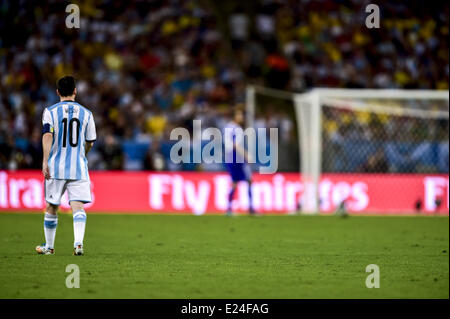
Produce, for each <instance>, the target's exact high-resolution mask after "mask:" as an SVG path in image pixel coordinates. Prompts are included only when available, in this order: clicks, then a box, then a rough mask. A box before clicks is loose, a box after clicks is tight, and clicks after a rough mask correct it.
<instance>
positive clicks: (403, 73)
mask: <svg viewBox="0 0 450 319" xmlns="http://www.w3.org/2000/svg"><path fill="white" fill-rule="evenodd" d="M73 3H76V4H78V5H79V8H80V15H81V25H80V28H79V29H68V28H66V26H65V20H66V17H67V15H68V13H67V12H66V11H65V9H66V5H67V3H66V2H62V1H56V0H53V1H46V3H45V5H44V3H43V2H42V3H40V2H36V1H31V0H28V1H27V0H16V1H8V0H4V1H2V2H0V34H1V37H0V169H19V168H40V166H41V158H42V157H41V154H42V149H41V141H40V138H41V125H40V123H41V116H42V111H43V109H44V108H45V107H47V106H50V105H52V104H54V103H56V102H57V101H58V99H57V96H56V92H55V81H56V80H57V79H58V78H59V77H60V76H63V75H66V74H72V75H74V76H75V77H76V79H77V90H78V97H77V101H78V102H79V103H81V104H83V105H85V106H86V107H88V108H89V109H91V110H92V111H93V113H94V116H95V121H96V125H97V135H98V140H97V142H96V144H95V147H94V149H93V151H92V152H91V153H90V155H89V166H90V168H91V169H100V170H101V169H127V170H135V169H136V170H140V169H156V170H161V169H169V170H179V169H187V170H189V169H220V168H219V167H212V166H211V167H199V166H195V165H184V166H183V165H175V164H173V163H171V162H170V161H169V160H168V159H167V154H168V149H169V146H170V141H169V134H170V131H171V129H172V128H174V127H179V126H183V127H186V128H188V129H191V126H192V120H193V119H201V120H202V126H203V127H205V128H206V127H208V126H214V127H219V128H220V127H223V125H224V124H225V123H226V122H227V121H228V120H229V116H230V109H231V108H232V107H233V106H236V105H240V104H243V103H244V102H245V87H246V85H247V84H250V83H253V84H259V85H264V86H268V87H273V88H278V89H284V90H291V91H296V92H303V91H305V90H308V89H309V88H312V87H344V88H421V89H448V81H449V54H448V53H449V52H448V22H449V21H448V19H449V18H448V13H449V12H448V5H447V4H445V3H439V2H438V3H434V2H430V3H427V4H426V5H427V6H426V7H423V3H421V2H419V1H411V2H400V1H386V2H380V4H379V5H380V14H381V22H380V23H381V27H380V28H379V29H368V28H366V26H365V19H366V17H367V15H368V13H366V12H365V7H366V5H367V4H369V3H370V1H361V0H334V1H330V0H317V1H313V0H310V1H298V0H295V1H294V0H292V1H291V0H261V1H249V2H242V1H233V0H231V1H207V0H205V1H194V0H152V1H144V0H141V1H139V0H130V1H126V2H122V1H112V0H98V1H96V0H85V1H73ZM256 120H257V121H256V122H257V123H258V125H259V126H261V127H280V128H281V129H282V132H281V139H282V141H281V142H282V144H283V143H284V144H285V145H297V146H298V143H297V142H296V140H297V136H296V132H295V131H294V126H295V125H294V122H295V120H294V119H293V117H292V116H288V115H287V114H285V113H277V112H274V111H273V110H271V111H270V112H267V113H264V112H263V113H262V114H259V115H258V118H257V119H256ZM288 149H291V148H288ZM447 157H448V156H447ZM295 165H296V166H295V167H292V169H296V168H297V167H298V164H295Z"/></svg>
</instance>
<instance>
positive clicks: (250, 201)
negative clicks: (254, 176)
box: [248, 183, 253, 212]
mask: <svg viewBox="0 0 450 319" xmlns="http://www.w3.org/2000/svg"><path fill="white" fill-rule="evenodd" d="M248 209H249V211H250V212H253V205H252V184H250V183H248Z"/></svg>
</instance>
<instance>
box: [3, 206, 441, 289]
mask: <svg viewBox="0 0 450 319" xmlns="http://www.w3.org/2000/svg"><path fill="white" fill-rule="evenodd" d="M42 228H43V217H42V215H39V214H0V251H1V252H2V254H1V256H0V298H449V257H448V251H449V219H448V217H418V216H413V217H380V216H372V217H370V216H364V217H363V216H360V217H357V216H350V217H349V218H346V219H342V218H338V217H334V216H263V217H250V216H238V217H232V218H227V217H224V216H187V215H186V216H180V215H176V216H167V215H101V214H88V219H87V228H86V237H85V250H86V254H85V256H81V257H79V256H72V255H71V253H72V242H73V232H72V217H71V215H68V214H60V215H59V225H58V230H57V233H56V244H55V248H56V254H55V255H54V256H42V255H37V254H36V253H35V252H34V247H35V246H36V245H37V244H40V243H41V242H43V239H42V238H43V229H42ZM68 264H77V265H78V266H79V267H80V278H81V284H80V285H81V287H80V288H79V289H75V288H73V289H68V288H66V286H65V281H66V276H67V275H69V274H68V273H66V272H65V270H66V266H67V265H68ZM368 264H377V265H378V266H379V267H380V285H381V287H380V288H379V289H368V288H366V287H365V280H366V277H367V276H368V275H369V274H368V273H366V272H365V268H366V266H367V265H368Z"/></svg>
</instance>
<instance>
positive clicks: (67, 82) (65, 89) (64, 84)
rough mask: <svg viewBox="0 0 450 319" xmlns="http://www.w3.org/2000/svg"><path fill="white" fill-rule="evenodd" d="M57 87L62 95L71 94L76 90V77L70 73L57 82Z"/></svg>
mask: <svg viewBox="0 0 450 319" xmlns="http://www.w3.org/2000/svg"><path fill="white" fill-rule="evenodd" d="M56 89H57V90H58V92H59V95H61V96H71V95H72V94H73V91H74V90H75V78H74V77H73V76H70V75H66V76H63V77H62V78H60V79H59V80H58V81H57V82H56Z"/></svg>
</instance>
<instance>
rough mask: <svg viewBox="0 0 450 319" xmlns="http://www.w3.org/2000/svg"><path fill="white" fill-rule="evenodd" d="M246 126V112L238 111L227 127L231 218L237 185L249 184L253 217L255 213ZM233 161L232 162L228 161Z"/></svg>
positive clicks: (226, 149)
mask: <svg viewBox="0 0 450 319" xmlns="http://www.w3.org/2000/svg"><path fill="white" fill-rule="evenodd" d="M243 124H244V112H243V111H242V110H241V109H236V110H235V111H234V114H233V119H232V120H231V121H230V122H229V123H228V124H227V125H226V126H225V130H224V134H223V135H224V142H225V167H226V169H227V171H228V173H229V174H230V176H231V180H232V186H231V191H230V193H229V194H228V209H227V212H226V214H227V215H228V216H231V214H232V207H231V203H232V201H233V196H234V193H235V191H236V187H237V183H239V182H247V183H248V203H249V213H250V214H251V215H253V214H254V213H255V211H254V210H253V205H252V187H251V186H252V176H251V170H250V166H249V165H248V162H249V154H248V152H247V151H246V149H245V147H244V135H243V131H242V125H243ZM227 131H228V132H227ZM227 158H228V159H232V161H229V160H227Z"/></svg>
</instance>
